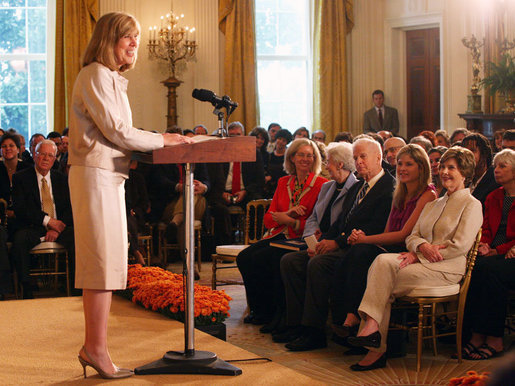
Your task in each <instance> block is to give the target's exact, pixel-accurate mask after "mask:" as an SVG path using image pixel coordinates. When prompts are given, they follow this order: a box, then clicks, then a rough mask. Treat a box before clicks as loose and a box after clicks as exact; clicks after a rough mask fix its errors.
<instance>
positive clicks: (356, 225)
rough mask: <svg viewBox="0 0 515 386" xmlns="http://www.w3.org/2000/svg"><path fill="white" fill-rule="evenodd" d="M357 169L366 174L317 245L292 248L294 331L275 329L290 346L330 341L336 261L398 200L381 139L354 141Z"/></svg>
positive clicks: (287, 267)
mask: <svg viewBox="0 0 515 386" xmlns="http://www.w3.org/2000/svg"><path fill="white" fill-rule="evenodd" d="M353 153H354V160H355V163H356V171H357V173H358V175H359V177H360V178H361V180H360V181H359V182H357V183H356V184H354V185H353V186H352V187H351V188H350V189H349V191H348V193H347V195H346V197H345V200H344V201H343V203H342V206H343V208H342V211H341V214H340V216H339V218H338V220H337V221H336V222H334V223H333V225H332V226H331V227H330V228H329V230H328V231H327V232H326V233H325V234H323V235H322V237H321V239H320V240H319V242H318V244H317V246H316V249H315V250H314V251H313V250H308V251H304V252H294V253H288V254H286V255H285V256H284V257H283V258H282V260H281V274H282V277H283V281H284V287H285V291H286V304H287V307H286V312H287V321H286V323H287V325H288V326H289V329H288V331H286V332H285V333H283V334H277V335H274V336H273V338H274V340H275V341H277V342H289V343H288V344H287V345H286V348H288V349H290V350H292V351H305V350H312V349H315V348H322V347H325V346H326V345H327V343H326V337H325V324H326V319H327V313H328V306H329V292H330V283H331V282H332V275H333V273H334V266H335V263H336V261H337V260H338V259H339V258H342V257H343V256H344V255H345V253H346V251H347V250H348V248H349V244H348V243H347V237H348V236H349V235H350V234H351V232H352V230H353V229H361V230H363V231H364V232H365V233H366V234H368V235H372V234H378V233H381V232H383V231H384V228H385V225H386V221H387V219H388V215H389V213H390V206H391V203H392V195H393V189H394V185H395V179H394V178H393V177H392V176H391V174H390V173H387V172H385V171H384V170H383V168H382V167H381V160H382V151H381V146H380V145H379V143H378V142H376V141H374V140H372V139H369V138H362V139H358V140H357V141H356V142H354V144H353Z"/></svg>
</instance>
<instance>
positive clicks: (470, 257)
mask: <svg viewBox="0 0 515 386" xmlns="http://www.w3.org/2000/svg"><path fill="white" fill-rule="evenodd" d="M480 240H481V230H479V232H478V234H477V236H476V240H475V242H474V244H473V245H472V248H471V249H470V250H469V252H468V254H467V266H466V271H465V275H464V276H463V279H462V280H461V282H460V283H457V284H453V285H449V286H441V287H421V288H415V289H413V290H412V291H411V292H410V293H409V294H408V295H407V296H403V297H401V298H399V299H397V301H396V302H395V303H394V306H395V308H400V307H402V308H403V307H406V306H407V305H411V306H413V305H415V306H418V325H417V327H415V328H416V329H417V372H419V371H420V362H421V356H422V342H423V340H424V339H431V340H432V343H433V354H434V355H435V356H436V355H437V351H436V338H438V337H442V336H448V335H456V349H457V353H458V362H460V363H461V361H462V352H461V334H462V327H463V313H464V311H465V301H466V299H467V292H468V288H469V284H470V277H471V275H472V270H473V268H474V264H475V261H476V256H477V251H478V248H479V241H480ZM452 302H457V303H458V306H457V309H453V308H452V307H448V308H447V309H446V308H443V310H442V311H440V310H439V309H438V310H437V305H439V304H443V303H452ZM444 315H445V316H448V315H456V330H455V331H451V332H444V333H438V331H437V328H436V321H437V318H438V317H440V316H444Z"/></svg>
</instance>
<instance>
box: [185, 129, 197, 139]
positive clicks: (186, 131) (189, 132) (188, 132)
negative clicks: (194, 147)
mask: <svg viewBox="0 0 515 386" xmlns="http://www.w3.org/2000/svg"><path fill="white" fill-rule="evenodd" d="M182 134H183V135H185V136H186V137H194V136H195V135H196V134H195V132H194V131H193V130H190V129H186V130H183V131H182Z"/></svg>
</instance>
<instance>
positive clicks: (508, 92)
mask: <svg viewBox="0 0 515 386" xmlns="http://www.w3.org/2000/svg"><path fill="white" fill-rule="evenodd" d="M488 69H489V71H488V76H487V77H485V78H484V79H483V80H482V81H481V84H482V85H484V86H487V87H489V89H490V94H491V95H495V93H497V92H498V93H499V94H500V95H501V96H502V97H503V98H504V100H505V103H506V106H504V107H503V108H502V109H501V110H500V111H499V113H502V114H512V113H514V112H515V107H514V102H515V62H514V60H513V57H512V56H511V55H510V54H508V53H505V54H504V55H502V56H501V59H500V60H499V63H497V64H496V63H492V62H490V63H489V67H488Z"/></svg>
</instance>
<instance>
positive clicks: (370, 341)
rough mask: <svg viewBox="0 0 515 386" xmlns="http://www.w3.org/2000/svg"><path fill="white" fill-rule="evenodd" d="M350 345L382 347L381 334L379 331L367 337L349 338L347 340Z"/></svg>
mask: <svg viewBox="0 0 515 386" xmlns="http://www.w3.org/2000/svg"><path fill="white" fill-rule="evenodd" d="M347 341H348V342H349V344H351V345H353V346H356V347H374V348H378V347H379V346H381V334H380V333H379V331H376V332H373V333H372V334H370V335H367V336H349V338H348V339H347Z"/></svg>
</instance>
